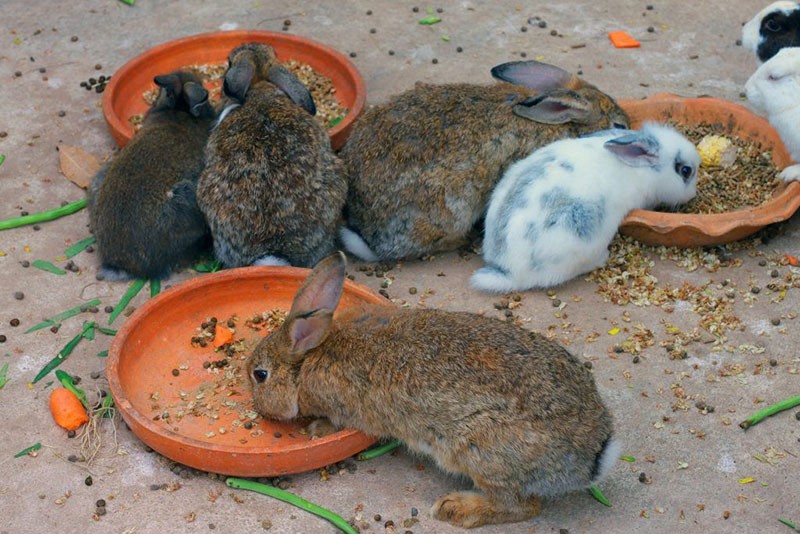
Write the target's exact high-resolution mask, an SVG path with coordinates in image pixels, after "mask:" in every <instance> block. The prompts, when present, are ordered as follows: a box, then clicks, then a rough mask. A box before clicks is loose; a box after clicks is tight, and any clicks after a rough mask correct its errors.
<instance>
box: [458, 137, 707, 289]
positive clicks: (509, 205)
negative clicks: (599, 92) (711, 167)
mask: <svg viewBox="0 0 800 534" xmlns="http://www.w3.org/2000/svg"><path fill="white" fill-rule="evenodd" d="M631 135H636V136H637V137H640V138H646V139H649V140H651V142H653V143H654V144H655V145H656V146H658V147H659V152H658V159H657V161H656V162H655V163H646V162H644V163H642V162H641V161H640V160H637V161H636V162H635V163H636V164H637V166H633V165H632V163H625V162H623V160H622V159H621V158H620V157H618V156H617V155H615V154H614V153H613V152H611V151H610V150H609V149H608V148H606V147H605V146H604V145H605V143H607V142H610V141H611V140H615V139H622V138H623V137H627V136H631ZM678 157H679V159H680V161H682V162H684V163H685V164H686V165H688V166H690V167H691V169H692V176H691V179H690V180H689V182H688V183H684V181H683V179H682V178H681V177H680V176H679V175H678V174H677V173H676V171H675V162H676V160H677V159H678ZM699 165H700V156H699V155H698V154H697V150H696V149H695V147H694V145H693V144H692V143H691V142H689V141H688V140H687V139H686V138H685V137H683V136H682V135H680V134H679V133H678V132H676V131H675V130H673V129H672V128H668V127H666V126H661V125H657V124H646V125H645V126H644V127H643V128H642V130H641V132H633V131H627V130H608V131H605V132H599V133H597V134H594V135H592V136H587V137H583V138H579V139H563V140H561V141H556V142H555V143H552V144H550V145H548V146H546V147H543V148H541V149H539V150H537V151H535V152H534V153H532V154H531V155H530V156H528V157H527V158H525V159H523V160H521V161H518V162H517V163H515V164H513V165H512V166H511V167H509V168H508V170H507V171H506V173H505V175H504V176H503V178H502V179H501V181H500V183H499V184H498V185H497V187H496V188H495V190H494V192H493V193H492V198H491V200H490V202H489V209H488V212H487V215H486V231H485V237H484V242H483V256H484V259H485V261H486V263H487V264H488V265H487V267H484V268H482V269H479V270H478V271H476V272H475V274H474V275H473V276H472V280H471V282H472V285H473V287H475V288H477V289H481V290H484V291H490V292H508V291H512V290H522V289H528V288H532V287H549V286H553V285H557V284H560V283H562V282H565V281H567V280H569V279H571V278H573V277H575V276H577V275H579V274H582V273H585V272H588V271H590V270H592V269H594V268H596V267H599V266H601V265H603V264H604V263H605V261H606V259H607V258H608V244H609V243H610V242H611V240H612V239H613V237H614V235H615V234H616V233H617V228H618V227H619V224H620V223H621V222H622V219H623V218H624V217H625V215H626V214H627V213H628V212H629V211H630V210H632V209H634V208H651V207H654V206H656V205H659V204H667V205H677V204H681V203H684V202H687V201H689V200H690V199H691V198H693V197H694V196H695V194H696V193H697V174H696V171H697V167H698V166H699Z"/></svg>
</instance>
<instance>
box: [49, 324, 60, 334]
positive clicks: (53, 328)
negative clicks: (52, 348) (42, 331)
mask: <svg viewBox="0 0 800 534" xmlns="http://www.w3.org/2000/svg"><path fill="white" fill-rule="evenodd" d="M50 331H51V332H52V333H54V334H58V326H51V327H50Z"/></svg>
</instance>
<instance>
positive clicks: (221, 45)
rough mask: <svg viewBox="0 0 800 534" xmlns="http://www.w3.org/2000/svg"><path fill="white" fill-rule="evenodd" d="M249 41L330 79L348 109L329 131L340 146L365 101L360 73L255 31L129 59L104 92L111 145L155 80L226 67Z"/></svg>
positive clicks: (291, 40) (128, 128)
mask: <svg viewBox="0 0 800 534" xmlns="http://www.w3.org/2000/svg"><path fill="white" fill-rule="evenodd" d="M250 42H259V43H266V44H269V45H270V46H272V47H273V48H274V49H275V53H276V54H277V55H278V59H280V60H283V61H285V60H289V59H294V60H297V61H299V62H301V63H306V64H308V65H310V66H311V67H312V68H313V69H314V70H316V71H317V72H319V73H320V74H323V75H325V76H327V77H328V78H330V80H331V82H332V83H333V86H334V87H335V88H336V95H337V98H338V99H339V103H340V104H341V105H342V106H343V107H344V108H346V109H349V111H348V113H347V115H345V117H344V118H343V119H342V120H341V121H340V122H339V123H338V124H336V125H335V126H333V128H331V129H330V136H331V144H332V146H333V148H334V149H338V148H340V147H341V146H342V145H343V144H344V142H345V140H346V139H347V136H348V135H349V133H350V129H351V127H352V125H353V122H354V121H355V119H356V118H357V117H358V116H359V115H360V114H361V111H362V110H363V109H364V104H365V102H366V99H367V90H366V86H365V84H364V80H363V78H362V77H361V74H360V73H359V72H358V70H357V69H356V68H355V66H354V65H353V64H352V63H351V62H350V60H349V59H347V58H346V57H345V56H344V55H343V54H341V53H339V52H337V51H336V50H333V49H332V48H329V47H327V46H325V45H323V44H321V43H318V42H316V41H312V40H311V39H306V38H304V37H298V36H296V35H288V34H285V33H275V32H266V31H255V30H235V31H227V32H213V33H203V34H199V35H192V36H189V37H184V38H181V39H176V40H174V41H169V42H167V43H164V44H161V45H158V46H156V47H155V48H151V49H150V50H148V51H146V52H144V53H142V54H140V55H138V56H136V57H135V58H133V59H132V60H130V61H128V62H127V63H126V64H125V65H123V67H122V68H121V69H119V70H118V71H117V72H115V73H114V75H113V76H112V77H111V81H110V82H109V83H108V85H107V86H106V88H105V91H104V92H103V115H104V116H105V119H106V122H107V123H108V128H109V130H111V135H112V136H113V137H114V141H116V143H117V144H118V145H119V146H124V145H125V144H126V143H127V142H128V141H130V139H131V137H132V136H133V134H134V127H133V125H132V124H131V123H130V121H129V120H128V119H129V118H130V117H132V116H134V115H141V114H143V113H144V112H145V111H147V109H148V107H149V106H148V105H147V103H146V102H145V101H144V98H143V97H142V94H143V93H145V92H146V91H148V90H150V89H153V88H154V87H155V83H153V77H154V76H156V75H158V74H165V73H168V72H171V71H174V70H176V69H179V68H181V67H186V66H190V65H209V64H220V63H225V62H226V61H227V59H228V54H229V53H230V51H231V50H232V49H234V48H235V47H237V46H239V45H240V44H243V43H250Z"/></svg>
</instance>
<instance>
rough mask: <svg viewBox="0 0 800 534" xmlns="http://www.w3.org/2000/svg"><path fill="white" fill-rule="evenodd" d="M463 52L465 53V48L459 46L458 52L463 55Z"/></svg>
mask: <svg viewBox="0 0 800 534" xmlns="http://www.w3.org/2000/svg"><path fill="white" fill-rule="evenodd" d="M463 51H464V48H463V47H461V46H457V47H456V52H459V53H461V52H463Z"/></svg>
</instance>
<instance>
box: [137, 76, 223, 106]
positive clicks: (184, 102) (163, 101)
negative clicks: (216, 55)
mask: <svg viewBox="0 0 800 534" xmlns="http://www.w3.org/2000/svg"><path fill="white" fill-rule="evenodd" d="M153 81H154V82H155V84H156V85H157V86H158V87H159V88H160V90H159V93H158V97H157V98H156V101H155V103H154V104H153V107H152V108H151V110H150V111H151V112H152V111H161V110H164V109H174V110H176V111H184V112H187V113H190V114H191V115H192V116H193V117H203V118H210V117H213V116H214V113H215V112H214V108H213V106H212V105H211V104H210V103H209V101H208V91H207V90H206V89H205V87H203V82H202V80H201V79H200V77H199V76H198V75H197V74H196V73H194V72H191V71H184V70H179V71H175V72H172V73H169V74H159V75H158V76H156V77H155V78H153Z"/></svg>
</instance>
